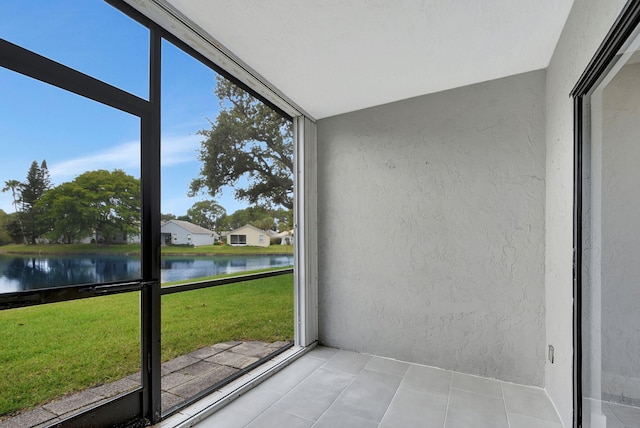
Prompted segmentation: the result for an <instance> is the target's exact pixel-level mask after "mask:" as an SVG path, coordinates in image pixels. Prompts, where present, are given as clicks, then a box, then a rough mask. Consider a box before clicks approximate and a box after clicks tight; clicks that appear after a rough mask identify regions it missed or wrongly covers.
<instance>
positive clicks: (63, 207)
mask: <svg viewBox="0 0 640 428" xmlns="http://www.w3.org/2000/svg"><path fill="white" fill-rule="evenodd" d="M35 207H36V208H38V210H39V212H40V222H41V224H43V225H44V226H45V227H46V230H48V233H47V235H48V236H49V237H50V238H51V239H53V240H57V239H59V238H60V237H62V238H63V240H64V242H67V243H71V242H74V241H75V240H78V239H80V238H84V237H87V236H90V235H91V234H92V233H93V231H95V232H96V235H97V236H98V237H100V238H101V239H103V240H104V241H105V242H106V243H109V242H110V241H111V237H112V236H115V235H119V234H122V233H124V234H125V235H129V234H134V235H135V234H138V233H139V227H140V180H138V179H136V178H134V177H133V176H131V175H128V174H126V173H125V172H124V171H122V170H120V169H116V170H114V171H112V172H109V171H107V170H104V169H101V170H96V171H88V172H85V173H83V174H80V175H79V176H78V177H76V178H75V179H74V180H73V181H72V182H68V183H63V184H61V185H59V186H57V187H56V188H54V189H51V190H49V191H47V192H45V194H44V196H43V197H42V198H40V200H39V201H38V203H36V205H35Z"/></svg>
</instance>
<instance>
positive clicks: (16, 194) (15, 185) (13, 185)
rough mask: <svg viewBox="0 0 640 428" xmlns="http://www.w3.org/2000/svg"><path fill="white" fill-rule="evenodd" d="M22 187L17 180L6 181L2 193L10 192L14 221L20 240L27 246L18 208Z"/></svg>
mask: <svg viewBox="0 0 640 428" xmlns="http://www.w3.org/2000/svg"><path fill="white" fill-rule="evenodd" d="M22 187H23V184H22V183H21V182H20V181H18V180H7V181H5V182H4V187H3V188H2V192H3V193H4V192H8V191H11V196H12V198H13V207H14V209H15V214H16V216H15V220H16V222H17V224H18V227H19V230H20V235H21V237H22V240H23V242H24V243H25V244H27V243H28V242H27V235H26V233H25V230H24V224H23V223H22V219H21V218H20V210H19V208H18V204H19V203H20V201H21V198H22V195H21V192H22ZM12 236H13V234H12Z"/></svg>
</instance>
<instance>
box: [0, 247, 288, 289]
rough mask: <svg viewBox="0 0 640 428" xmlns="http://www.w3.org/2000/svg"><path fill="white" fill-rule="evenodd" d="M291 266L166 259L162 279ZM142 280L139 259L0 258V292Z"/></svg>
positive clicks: (276, 260)
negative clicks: (140, 278)
mask: <svg viewBox="0 0 640 428" xmlns="http://www.w3.org/2000/svg"><path fill="white" fill-rule="evenodd" d="M290 265H293V256H290V255H271V256H210V257H180V256H174V257H164V258H163V259H162V265H161V269H162V270H161V280H162V282H172V281H180V280H185V279H195V278H202V277H207V276H214V275H222V274H227V273H239V272H243V271H248V270H256V269H264V268H270V267H280V266H290ZM139 277H140V259H139V258H138V257H131V256H114V255H104V256H59V257H56V256H46V257H19V256H7V255H0V293H8V292H13V291H22V290H33V289H38V288H49V287H59V286H62V285H72V284H87V283H95V282H110V281H120V280H130V279H137V278H139Z"/></svg>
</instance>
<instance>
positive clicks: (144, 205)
mask: <svg viewBox="0 0 640 428" xmlns="http://www.w3.org/2000/svg"><path fill="white" fill-rule="evenodd" d="M104 1H105V2H106V3H108V4H109V5H111V6H113V7H115V8H116V9H118V10H119V11H120V12H122V13H124V14H125V15H127V16H129V17H130V18H132V19H133V20H135V21H136V22H138V23H139V24H141V25H142V26H144V27H146V28H148V29H149V38H150V43H149V94H148V95H149V98H148V100H145V99H143V98H140V97H139V96H137V95H133V94H131V93H129V92H127V91H124V90H122V89H120V88H117V87H115V86H113V85H110V84H108V83H105V82H103V81H101V80H98V79H96V78H94V77H91V76H89V75H86V74H84V73H82V72H79V71H77V70H75V69H73V68H70V67H67V66H65V65H63V64H60V63H58V62H56V61H53V60H51V59H49V58H46V57H44V56H41V55H39V54H37V53H34V52H31V51H29V50H27V49H24V48H22V47H20V46H17V45H15V44H13V43H11V42H8V41H6V40H4V39H2V38H0V67H3V68H6V69H9V70H12V71H14V72H17V73H19V74H22V75H25V76H28V77H31V78H34V79H36V80H39V81H42V82H44V83H47V84H50V85H52V86H55V87H58V88H60V89H63V90H65V91H68V92H72V93H75V94H77V95H80V96H82V97H85V98H88V99H91V100H93V101H96V102H98V103H101V104H105V105H108V106H110V107H113V108H115V109H118V110H121V111H124V112H127V113H130V114H132V115H134V116H137V117H139V118H140V121H141V125H140V129H141V133H140V134H141V137H140V142H141V143H140V150H141V165H140V166H141V170H140V177H141V249H140V252H141V267H142V268H141V277H140V279H139V280H134V281H131V280H127V281H117V282H109V283H95V284H80V285H71V286H64V287H57V288H44V289H37V290H29V291H19V292H13V293H3V294H0V310H6V309H12V308H19V307H25V306H32V305H40V304H47V303H54V302H62V301H69V300H75V299H85V298H91V297H96V296H105V295H110V294H118V293H125V292H132V291H140V292H141V296H142V297H141V306H140V313H141V356H140V357H141V370H142V386H141V387H140V388H137V389H135V390H133V391H131V392H128V393H126V394H123V395H120V396H118V397H115V398H113V399H112V400H110V401H108V402H107V403H105V404H103V405H100V406H98V407H96V408H93V409H90V410H88V411H85V412H83V413H79V414H76V415H74V416H71V417H69V418H68V419H66V420H64V421H62V422H59V421H57V422H56V426H64V427H86V426H112V425H118V424H125V423H129V424H130V423H132V422H133V421H144V422H149V423H151V424H155V423H158V422H159V421H160V420H162V419H163V418H164V417H167V416H169V415H170V414H172V413H175V412H176V411H178V410H179V409H180V408H183V407H185V406H187V405H189V404H192V403H193V402H194V401H196V400H197V399H200V398H202V397H203V396H204V395H206V394H207V393H209V392H211V391H212V390H213V389H214V388H216V387H219V386H221V385H214V386H212V387H211V388H208V389H207V390H205V391H202V392H201V393H200V394H198V395H197V396H195V397H193V398H192V399H189V400H187V401H185V402H184V403H183V404H182V405H180V406H176V407H174V408H172V409H170V411H169V412H168V413H166V414H162V411H161V402H160V396H161V373H160V363H161V361H160V344H161V341H160V329H161V323H160V308H161V296H162V295H165V294H172V293H177V292H185V291H190V290H195V289H200V288H207V287H215V286H219V285H223V284H232V283H236V282H242V281H248V280H255V279H261V278H266V277H271V276H276V275H286V274H292V273H293V272H294V270H293V269H291V268H288V269H281V270H277V271H270V272H265V273H258V274H248V275H238V276H234V277H229V278H223V279H219V280H210V281H203V282H196V283H190V284H183V285H180V286H173V287H165V288H161V284H160V266H161V254H160V247H161V240H162V235H161V230H160V226H161V218H160V196H161V195H160V166H161V163H160V162H161V161H160V97H161V89H160V82H161V71H162V70H161V49H162V41H163V40H167V41H168V42H170V43H172V44H173V45H175V46H176V47H177V48H179V49H181V50H183V51H184V52H185V53H187V54H188V55H191V56H192V57H194V58H195V59H196V60H198V61H200V62H201V63H203V64H204V65H205V66H207V67H209V68H210V69H212V70H213V71H215V72H216V73H218V74H220V75H222V76H223V77H224V78H226V79H228V80H230V81H232V82H233V83H234V84H236V85H238V86H239V87H241V88H242V89H244V90H245V91H247V92H249V93H250V94H251V95H252V96H254V97H255V98H257V99H259V100H260V101H262V102H264V103H265V104H267V105H268V106H269V107H271V108H273V109H274V110H276V111H277V112H278V113H279V114H281V115H282V116H283V117H286V118H288V119H289V120H293V118H292V117H291V115H290V114H288V113H286V112H285V111H283V110H282V109H281V108H279V107H278V106H276V105H275V104H273V103H272V102H270V101H269V100H268V99H266V98H265V97H264V96H262V95H260V94H259V93H257V92H256V91H254V90H253V89H252V88H250V87H249V86H247V85H246V84H244V83H243V82H241V81H240V80H239V79H237V78H236V77H234V76H233V75H231V74H230V73H228V72H227V71H226V70H224V69H222V68H221V67H219V66H218V65H216V64H215V63H214V62H212V61H211V60H209V59H208V58H206V57H205V56H203V55H202V54H200V53H199V52H197V51H196V50H194V49H193V48H192V47H190V46H189V45H187V44H186V43H184V42H183V41H182V40H180V39H178V38H177V37H175V36H174V35H172V34H171V33H169V32H168V31H166V30H164V29H163V28H162V27H160V26H159V25H158V24H156V23H154V22H153V21H152V20H151V19H149V18H148V17H146V16H144V15H143V14H141V13H140V12H138V11H137V10H136V9H134V8H133V7H131V6H130V5H128V4H127V3H125V1H124V0H104ZM292 322H293V320H292ZM283 351H284V349H280V350H277V351H275V352H274V353H273V354H272V355H269V356H267V357H265V358H263V359H261V360H260V361H258V362H257V363H255V364H253V365H251V366H249V367H247V369H245V370H243V371H241V372H239V373H238V374H237V375H235V376H234V377H233V378H230V379H228V380H226V381H225V382H229V381H231V380H233V379H235V378H237V377H239V376H242V375H244V374H245V373H246V372H247V371H249V370H251V369H253V368H254V367H255V366H257V365H258V363H262V362H263V361H266V360H268V359H269V358H271V357H273V356H274V355H277V354H279V353H281V352H283Z"/></svg>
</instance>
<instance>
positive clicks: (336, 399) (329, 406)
mask: <svg viewBox="0 0 640 428" xmlns="http://www.w3.org/2000/svg"><path fill="white" fill-rule="evenodd" d="M335 355H337V353H336V354H334V356H335ZM331 358H333V357H331ZM331 358H329V360H330V359H331ZM329 360H327V361H325V362H329ZM370 360H371V359H369V361H370ZM367 363H368V361H367ZM366 365H367V364H365V365H364V366H366ZM322 366H324V364H323V365H322ZM322 366H320V367H318V369H319V368H321V367H322ZM364 366H362V368H361V369H360V370H359V371H358V373H356V374H354V375H352V376H353V379H351V382H349V384H348V385H347V386H345V387H344V389H343V390H342V392H340V394H338V396H337V397H336V398H335V399H334V400H333V401H332V402H331V404H329V405H328V406H327V408H326V409H325V410H324V412H322V413H321V414H320V416H318V419H317V420H316V421H314V422H313V425H311V428H313V427H314V426H315V425H316V424H317V423H318V421H319V420H320V419H322V417H323V416H324V415H325V414H326V413H327V412H328V411H329V409H330V408H331V406H333V405H334V404H335V403H336V401H338V399H340V397H342V394H344V392H345V391H346V390H347V389H348V388H349V387H350V386H351V385H352V384H353V382H354V381H355V380H356V377H358V375H359V374H360V373H362V371H363V370H364ZM318 369H316V370H318ZM325 370H331V369H326V368H325ZM333 371H334V372H338V373H342V374H347V375H350V373H345V372H342V371H340V370H333ZM378 425H380V424H379V423H378Z"/></svg>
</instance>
